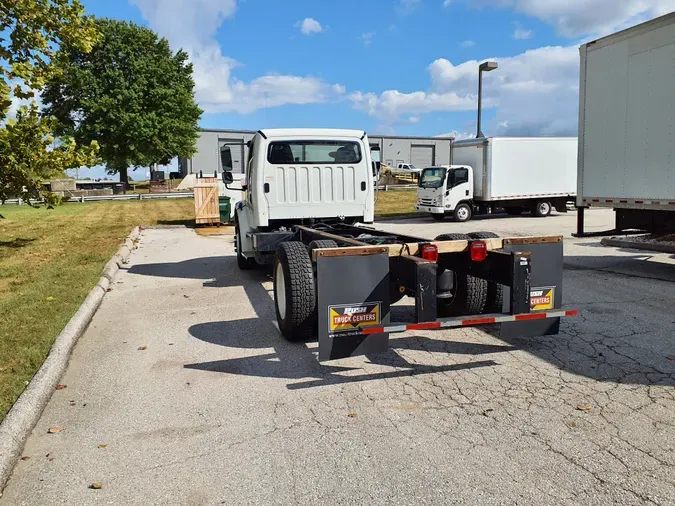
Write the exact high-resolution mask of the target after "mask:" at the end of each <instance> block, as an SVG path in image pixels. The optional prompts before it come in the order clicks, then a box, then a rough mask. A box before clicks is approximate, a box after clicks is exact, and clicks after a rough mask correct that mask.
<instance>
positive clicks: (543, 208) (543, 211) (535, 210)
mask: <svg viewBox="0 0 675 506" xmlns="http://www.w3.org/2000/svg"><path fill="white" fill-rule="evenodd" d="M551 207H552V206H551V203H550V202H549V201H548V200H540V201H539V202H537V203H536V204H534V205H533V206H532V216H536V217H537V218H543V217H545V216H548V215H549V214H551V210H552V208H551Z"/></svg>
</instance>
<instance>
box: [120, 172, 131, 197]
mask: <svg viewBox="0 0 675 506" xmlns="http://www.w3.org/2000/svg"><path fill="white" fill-rule="evenodd" d="M118 173H119V175H120V183H122V184H123V185H124V187H123V188H124V189H123V190H122V191H123V192H124V193H126V191H127V186H128V183H129V168H128V167H120V168H119V169H118Z"/></svg>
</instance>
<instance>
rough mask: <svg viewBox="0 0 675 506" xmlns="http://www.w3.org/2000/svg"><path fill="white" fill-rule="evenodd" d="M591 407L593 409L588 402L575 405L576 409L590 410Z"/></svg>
mask: <svg viewBox="0 0 675 506" xmlns="http://www.w3.org/2000/svg"><path fill="white" fill-rule="evenodd" d="M591 409H593V406H590V405H588V404H579V405H578V406H577V410H578V411H590V410H591Z"/></svg>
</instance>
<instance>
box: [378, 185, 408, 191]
mask: <svg viewBox="0 0 675 506" xmlns="http://www.w3.org/2000/svg"><path fill="white" fill-rule="evenodd" d="M375 188H376V189H377V190H380V191H385V192H387V191H396V190H416V189H417V185H416V184H381V185H377V186H376V187H375Z"/></svg>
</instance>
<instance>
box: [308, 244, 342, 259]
mask: <svg viewBox="0 0 675 506" xmlns="http://www.w3.org/2000/svg"><path fill="white" fill-rule="evenodd" d="M337 247H338V245H337V243H336V242H335V241H334V240H332V239H319V240H318V241H312V242H310V243H309V245H308V246H307V251H308V252H309V258H310V259H311V258H312V256H313V255H312V253H313V252H314V250H315V249H322V248H337Z"/></svg>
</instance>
